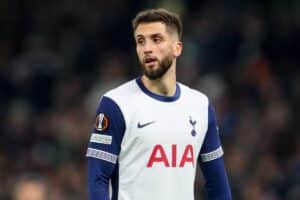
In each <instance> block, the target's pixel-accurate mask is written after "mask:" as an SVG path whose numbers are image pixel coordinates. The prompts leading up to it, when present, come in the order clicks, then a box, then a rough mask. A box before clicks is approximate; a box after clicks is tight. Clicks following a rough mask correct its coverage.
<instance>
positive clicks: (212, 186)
mask: <svg viewBox="0 0 300 200" xmlns="http://www.w3.org/2000/svg"><path fill="white" fill-rule="evenodd" d="M200 167H201V170H202V173H203V177H204V179H205V190H206V194H207V199H208V200H231V199H232V197H231V191H230V185H229V182H228V177H227V173H226V170H225V166H224V160H223V157H221V158H218V159H216V160H212V161H209V162H205V163H200Z"/></svg>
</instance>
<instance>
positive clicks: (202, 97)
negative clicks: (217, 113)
mask: <svg viewBox="0 0 300 200" xmlns="http://www.w3.org/2000/svg"><path fill="white" fill-rule="evenodd" d="M178 85H179V87H180V89H181V94H182V97H183V98H184V99H188V100H189V101H191V102H195V103H198V104H202V105H206V106H208V104H209V99H208V97H207V95H206V94H204V93H203V92H201V91H199V90H197V89H194V88H191V87H189V86H187V85H185V84H182V83H179V82H178Z"/></svg>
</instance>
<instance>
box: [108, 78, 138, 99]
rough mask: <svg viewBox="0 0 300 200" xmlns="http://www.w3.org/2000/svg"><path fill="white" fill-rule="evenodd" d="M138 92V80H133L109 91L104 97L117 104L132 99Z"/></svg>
mask: <svg viewBox="0 0 300 200" xmlns="http://www.w3.org/2000/svg"><path fill="white" fill-rule="evenodd" d="M138 92H139V90H138V87H137V84H136V80H135V79H133V80H130V81H128V82H125V83H123V84H121V85H120V86H118V87H116V88H113V89H111V90H109V91H107V92H106V93H104V95H103V96H105V97H108V98H110V99H112V100H114V101H116V102H119V101H124V100H126V99H128V98H130V97H131V96H133V95H134V94H136V93H138Z"/></svg>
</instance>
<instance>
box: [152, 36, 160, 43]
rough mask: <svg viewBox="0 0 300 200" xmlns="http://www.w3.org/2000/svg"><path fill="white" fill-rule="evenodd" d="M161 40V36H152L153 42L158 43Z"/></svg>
mask: <svg viewBox="0 0 300 200" xmlns="http://www.w3.org/2000/svg"><path fill="white" fill-rule="evenodd" d="M161 41H162V38H161V37H154V38H153V42H155V43H157V44H158V43H160V42H161Z"/></svg>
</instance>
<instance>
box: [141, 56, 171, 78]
mask: <svg viewBox="0 0 300 200" xmlns="http://www.w3.org/2000/svg"><path fill="white" fill-rule="evenodd" d="M157 62H158V68H157V69H147V67H146V64H145V62H144V61H143V62H141V65H142V69H143V73H144V75H145V76H146V77H147V78H149V79H150V80H157V79H159V78H161V77H162V76H163V75H164V74H165V73H166V72H167V71H168V70H169V69H170V67H171V65H172V64H173V56H172V55H167V56H165V57H164V58H163V59H162V60H157Z"/></svg>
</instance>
